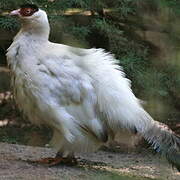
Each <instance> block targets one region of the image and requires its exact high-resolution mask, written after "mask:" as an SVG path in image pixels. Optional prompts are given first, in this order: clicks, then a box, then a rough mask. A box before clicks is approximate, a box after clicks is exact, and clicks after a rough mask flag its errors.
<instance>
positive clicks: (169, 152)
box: [143, 121, 180, 171]
mask: <svg viewBox="0 0 180 180" xmlns="http://www.w3.org/2000/svg"><path fill="white" fill-rule="evenodd" d="M143 136H144V138H145V139H146V140H147V141H148V142H149V143H150V144H151V145H152V146H153V147H154V149H155V150H156V151H157V152H160V153H161V154H162V155H164V156H165V157H166V158H167V160H168V161H169V162H170V163H171V164H172V165H173V166H175V167H176V168H177V169H178V171H180V137H179V136H178V135H176V134H175V133H174V132H172V131H171V130H170V129H168V127H167V126H166V125H164V124H161V123H159V122H157V121H153V125H152V126H151V128H149V129H148V130H147V131H146V132H145V133H144V134H143Z"/></svg>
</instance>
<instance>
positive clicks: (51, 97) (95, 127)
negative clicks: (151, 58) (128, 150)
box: [6, 4, 180, 171]
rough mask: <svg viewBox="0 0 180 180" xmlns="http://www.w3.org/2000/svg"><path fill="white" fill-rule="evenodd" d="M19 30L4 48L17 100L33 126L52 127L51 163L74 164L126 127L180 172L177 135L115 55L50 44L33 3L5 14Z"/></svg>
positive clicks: (40, 12)
mask: <svg viewBox="0 0 180 180" xmlns="http://www.w3.org/2000/svg"><path fill="white" fill-rule="evenodd" d="M10 15H11V16H16V17H17V18H19V19H20V22H21V28H20V30H19V32H18V33H17V35H16V36H15V37H14V39H13V42H12V44H11V45H10V47H9V48H8V49H7V54H6V56H7V62H8V65H9V67H10V70H11V82H12V87H13V94H14V97H15V101H16V104H17V105H18V107H19V108H20V109H21V110H22V111H23V112H24V114H25V115H26V116H27V118H28V119H29V120H30V122H32V123H33V124H35V125H37V126H40V125H46V126H48V127H50V128H51V129H52V130H53V135H52V139H51V140H50V143H49V144H50V145H51V146H52V147H53V148H54V149H55V150H56V152H57V155H56V157H55V158H52V159H48V160H47V159H46V160H47V161H44V162H47V163H49V164H51V165H54V164H56V163H60V164H61V163H64V162H72V163H73V162H74V163H75V162H76V159H75V154H76V153H78V152H81V153H84V152H87V153H90V152H94V151H97V150H98V149H99V148H100V147H101V146H103V145H104V144H105V143H106V142H107V141H108V140H109V139H113V138H114V136H115V135H116V134H117V133H118V132H120V131H122V129H126V130H128V131H130V132H132V133H135V134H136V133H138V134H140V135H141V136H143V137H144V139H145V140H146V141H147V142H148V143H149V144H150V145H152V147H153V148H154V149H155V151H157V152H159V153H160V154H162V155H164V156H165V157H166V158H167V160H168V161H169V162H170V163H171V164H172V166H175V167H176V168H177V169H178V170H179V171H180V136H178V135H177V134H175V133H174V132H173V131H172V130H170V129H169V128H168V126H167V125H165V124H162V123H160V122H158V121H155V120H154V119H153V118H152V117H151V116H150V114H149V113H148V112H146V111H145V110H144V108H143V106H142V103H141V101H140V100H139V99H138V98H137V97H136V96H135V95H134V93H133V91H132V89H131V81H130V80H129V79H127V78H126V75H125V73H124V71H123V69H122V67H121V66H119V65H118V62H117V60H116V59H115V57H114V55H113V54H111V53H108V52H106V51H105V50H103V49H101V48H97V49H96V48H90V49H85V48H77V47H72V46H68V45H64V44H59V43H54V42H50V40H49V33H50V25H49V22H48V17H47V13H46V12H45V11H44V10H42V9H41V8H39V7H38V6H37V5H35V4H23V5H21V6H20V7H19V9H16V10H13V11H11V12H10Z"/></svg>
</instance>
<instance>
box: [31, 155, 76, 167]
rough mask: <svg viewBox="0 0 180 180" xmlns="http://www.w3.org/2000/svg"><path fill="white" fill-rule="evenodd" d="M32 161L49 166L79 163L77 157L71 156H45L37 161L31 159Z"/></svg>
mask: <svg viewBox="0 0 180 180" xmlns="http://www.w3.org/2000/svg"><path fill="white" fill-rule="evenodd" d="M30 162H31V163H36V164H42V165H48V166H50V167H51V166H57V165H68V166H74V165H77V160H76V158H74V157H73V158H72V157H71V158H70V157H54V158H43V159H39V160H35V161H30Z"/></svg>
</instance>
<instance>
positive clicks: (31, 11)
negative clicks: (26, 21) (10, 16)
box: [20, 8, 36, 16]
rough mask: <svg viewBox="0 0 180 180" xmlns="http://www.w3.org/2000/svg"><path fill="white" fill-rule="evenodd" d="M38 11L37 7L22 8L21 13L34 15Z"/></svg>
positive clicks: (22, 14)
mask: <svg viewBox="0 0 180 180" xmlns="http://www.w3.org/2000/svg"><path fill="white" fill-rule="evenodd" d="M35 12H36V10H35V9H32V8H21V9H20V14H21V16H32V15H33V14H34V13H35Z"/></svg>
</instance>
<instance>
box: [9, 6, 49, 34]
mask: <svg viewBox="0 0 180 180" xmlns="http://www.w3.org/2000/svg"><path fill="white" fill-rule="evenodd" d="M9 15H10V16H16V17H18V18H19V19H20V21H21V23H22V29H23V30H25V31H33V32H36V33H38V32H39V33H41V34H42V33H43V32H44V33H46V34H47V35H48V34H49V22H48V18H47V14H46V12H45V11H43V10H41V9H40V8H38V6H37V5H35V4H23V5H21V6H20V8H19V9H16V10H13V11H11V12H10V13H9Z"/></svg>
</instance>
